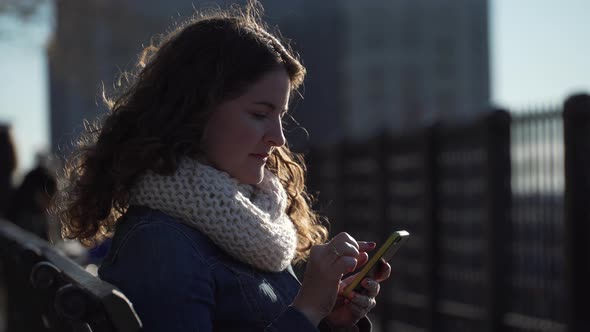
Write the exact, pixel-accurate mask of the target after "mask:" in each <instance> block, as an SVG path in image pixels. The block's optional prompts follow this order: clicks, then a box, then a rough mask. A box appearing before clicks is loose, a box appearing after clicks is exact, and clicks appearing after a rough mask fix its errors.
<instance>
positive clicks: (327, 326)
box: [54, 2, 391, 331]
mask: <svg viewBox="0 0 590 332" xmlns="http://www.w3.org/2000/svg"><path fill="white" fill-rule="evenodd" d="M261 13H262V8H261V7H260V5H259V4H258V3H256V2H248V4H247V5H246V8H243V9H240V8H237V7H233V8H232V9H230V10H227V11H223V10H216V11H211V12H209V13H207V14H202V15H199V16H195V17H194V18H193V19H191V20H189V21H188V22H186V24H183V25H181V26H179V27H178V28H177V29H176V30H174V31H173V32H171V33H169V34H168V35H166V36H164V37H162V38H161V40H160V41H159V42H158V43H156V44H154V45H151V46H148V47H147V48H146V49H145V50H144V51H143V52H142V54H141V56H140V60H139V63H138V67H137V71H136V72H135V75H133V74H131V75H127V77H128V78H130V81H129V84H128V86H126V88H125V89H124V90H123V92H122V93H121V94H120V95H119V96H118V97H116V98H114V99H109V98H107V97H105V100H106V102H107V104H108V106H109V109H110V112H109V113H108V114H107V115H106V117H105V118H104V119H103V121H102V123H101V124H100V125H97V126H96V128H95V129H94V130H89V131H88V132H87V135H86V136H85V137H84V138H83V140H82V141H81V144H80V146H79V150H78V153H77V155H76V156H75V157H73V158H72V159H71V160H70V161H69V163H68V164H69V165H68V166H67V167H66V172H65V175H64V178H63V183H62V185H60V190H59V191H58V195H56V200H55V201H54V203H55V208H54V211H55V213H56V215H57V216H59V217H60V219H61V222H62V224H63V227H64V234H65V235H66V236H67V237H68V238H72V239H74V238H75V239H79V240H80V241H82V242H83V243H86V244H88V245H93V244H95V243H97V242H100V241H101V240H102V239H104V238H105V237H108V236H110V234H112V233H114V237H113V239H112V244H111V247H110V252H109V254H108V256H107V257H106V258H105V260H104V261H103V262H102V265H101V267H100V269H99V276H100V277H101V278H102V279H103V280H105V281H107V282H110V283H112V284H114V285H115V286H117V287H118V288H119V289H121V290H122V291H123V293H124V294H125V295H126V296H127V297H128V298H129V300H130V301H131V302H132V303H133V306H134V308H135V310H136V311H137V313H138V315H139V317H140V319H141V320H142V321H143V324H144V331H197V330H198V331H230V330H231V331H262V330H265V331H317V330H321V331H369V330H370V329H371V324H370V322H369V321H368V319H367V318H366V314H367V313H368V312H369V311H370V310H371V309H372V308H373V307H374V306H375V304H376V300H375V297H376V296H377V295H378V293H379V282H380V281H382V280H385V279H387V278H388V277H389V274H390V270H391V268H390V266H389V265H388V264H382V268H381V270H380V273H378V274H377V277H376V278H375V279H369V278H367V279H365V280H364V281H363V282H362V285H363V287H364V291H363V292H360V293H356V292H353V293H352V294H351V295H350V296H349V297H344V296H343V295H342V290H343V288H344V287H345V286H346V285H347V284H348V283H349V282H350V281H351V280H352V277H349V278H346V279H344V280H342V277H343V275H344V274H346V273H349V272H352V271H354V270H355V269H356V268H358V267H359V266H361V265H363V264H364V263H365V262H366V261H367V257H368V255H367V252H368V251H370V250H372V249H373V248H374V247H375V243H371V242H362V241H356V240H355V239H354V238H352V237H351V236H350V235H348V234H346V233H340V234H338V235H336V236H335V237H334V238H332V239H331V240H330V241H327V230H326V228H325V226H323V225H322V223H321V218H320V217H319V216H318V215H317V214H316V213H315V212H314V211H313V210H312V209H311V207H310V197H309V195H308V194H307V192H306V191H305V186H304V180H305V167H304V164H303V159H302V158H301V157H300V156H298V155H295V154H293V153H292V152H291V151H290V150H289V148H288V146H287V145H286V140H285V137H284V134H283V128H282V122H283V117H284V116H285V114H286V112H287V109H288V106H289V103H290V101H291V99H293V98H294V97H296V95H297V90H298V88H299V87H300V86H301V84H302V83H303V78H304V76H305V68H304V67H303V66H302V64H301V63H300V61H299V60H298V58H297V56H296V55H295V53H294V52H292V51H291V50H290V49H289V48H288V45H287V44H286V43H283V42H281V41H280V40H279V38H278V37H277V36H276V35H274V34H271V33H270V32H269V31H268V29H267V28H266V26H265V24H264V23H263V22H262V20H261V18H260V15H261ZM303 261H307V265H306V269H305V273H304V279H303V283H302V284H300V283H299V281H298V279H297V277H296V275H295V274H294V272H293V269H292V264H295V263H300V262H303Z"/></svg>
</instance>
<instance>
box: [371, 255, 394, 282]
mask: <svg viewBox="0 0 590 332" xmlns="http://www.w3.org/2000/svg"><path fill="white" fill-rule="evenodd" d="M390 275H391V265H389V263H387V262H385V261H384V260H380V261H379V270H378V271H377V273H376V274H375V280H376V281H377V282H381V281H383V280H386V279H387V278H389V276H390Z"/></svg>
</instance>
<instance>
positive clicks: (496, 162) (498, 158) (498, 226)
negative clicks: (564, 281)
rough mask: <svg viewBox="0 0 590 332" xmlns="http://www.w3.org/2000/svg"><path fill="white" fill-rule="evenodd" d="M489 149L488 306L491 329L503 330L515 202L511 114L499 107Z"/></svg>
mask: <svg viewBox="0 0 590 332" xmlns="http://www.w3.org/2000/svg"><path fill="white" fill-rule="evenodd" d="M486 120H487V121H486V122H487V135H486V149H487V155H488V161H487V164H488V167H487V168H488V174H487V176H486V179H487V181H488V188H489V190H488V194H489V197H488V202H489V203H488V204H489V205H488V224H487V225H486V228H487V229H486V233H487V234H488V240H487V243H488V262H490V263H489V264H490V265H489V273H490V279H489V280H490V287H489V288H488V290H489V294H488V299H489V302H488V306H489V307H488V308H489V315H490V316H489V319H490V323H491V326H490V327H491V329H490V331H502V330H503V316H504V313H505V311H506V307H507V299H508V296H509V294H508V293H507V290H508V285H509V277H510V265H511V262H510V259H509V257H510V246H511V243H512V241H511V236H510V235H511V233H512V230H511V223H510V209H511V204H512V188H511V162H510V121H511V119H510V114H509V113H508V112H506V111H504V110H499V109H496V110H494V111H493V112H492V113H490V115H489V116H488V118H487V119H486Z"/></svg>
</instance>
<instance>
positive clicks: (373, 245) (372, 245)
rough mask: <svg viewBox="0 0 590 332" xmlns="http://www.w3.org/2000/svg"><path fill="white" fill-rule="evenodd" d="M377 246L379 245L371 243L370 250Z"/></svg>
mask: <svg viewBox="0 0 590 332" xmlns="http://www.w3.org/2000/svg"><path fill="white" fill-rule="evenodd" d="M376 246H377V243H375V242H369V248H375V247H376Z"/></svg>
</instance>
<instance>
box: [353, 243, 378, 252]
mask: <svg viewBox="0 0 590 332" xmlns="http://www.w3.org/2000/svg"><path fill="white" fill-rule="evenodd" d="M357 243H358V245H359V248H358V250H359V251H361V252H362V251H364V252H369V251H371V250H373V249H375V247H377V244H376V243H375V242H366V241H358V242H357Z"/></svg>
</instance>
